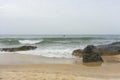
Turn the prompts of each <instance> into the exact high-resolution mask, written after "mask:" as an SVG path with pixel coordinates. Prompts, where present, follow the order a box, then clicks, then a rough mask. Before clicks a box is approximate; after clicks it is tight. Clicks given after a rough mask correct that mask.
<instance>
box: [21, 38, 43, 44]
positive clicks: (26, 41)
mask: <svg viewBox="0 0 120 80" xmlns="http://www.w3.org/2000/svg"><path fill="white" fill-rule="evenodd" d="M42 41H43V39H41V40H19V43H21V44H37V43H40V42H42Z"/></svg>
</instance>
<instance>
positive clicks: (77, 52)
mask: <svg viewBox="0 0 120 80" xmlns="http://www.w3.org/2000/svg"><path fill="white" fill-rule="evenodd" d="M72 55H73V56H78V57H82V50H81V49H77V50H74V51H73V52H72Z"/></svg>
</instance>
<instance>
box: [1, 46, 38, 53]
mask: <svg viewBox="0 0 120 80" xmlns="http://www.w3.org/2000/svg"><path fill="white" fill-rule="evenodd" d="M36 48H37V47H36V46H21V47H16V48H1V49H0V50H1V51H8V52H15V51H26V50H33V49H36Z"/></svg>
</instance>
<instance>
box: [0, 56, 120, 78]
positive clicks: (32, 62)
mask: <svg viewBox="0 0 120 80" xmlns="http://www.w3.org/2000/svg"><path fill="white" fill-rule="evenodd" d="M117 57H118V58H119V56H117ZM105 58H106V57H104V59H105ZM113 60H114V59H113ZM71 61H73V62H72V63H70V62H71ZM1 62H2V63H1ZM79 62H80V61H78V62H76V60H74V59H64V58H62V59H59V58H46V57H42V56H34V55H23V54H2V55H0V63H1V64H0V80H18V79H20V80H26V79H27V80H119V79H120V70H119V66H120V63H107V64H106V63H104V64H103V65H102V66H99V67H88V66H85V65H83V64H82V63H81V62H80V63H79ZM3 63H4V64H3ZM8 63H9V64H8ZM115 73H116V74H115Z"/></svg>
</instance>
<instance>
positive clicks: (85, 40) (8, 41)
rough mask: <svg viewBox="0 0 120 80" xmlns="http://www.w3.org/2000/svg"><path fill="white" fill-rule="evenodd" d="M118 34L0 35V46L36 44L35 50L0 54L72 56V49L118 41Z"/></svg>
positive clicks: (119, 37)
mask: <svg viewBox="0 0 120 80" xmlns="http://www.w3.org/2000/svg"><path fill="white" fill-rule="evenodd" d="M119 41H120V35H0V48H9V47H19V46H24V45H32V46H37V49H35V50H29V51H16V52H4V51H0V54H11V53H14V54H28V55H41V56H44V57H56V58H73V56H72V51H73V50H75V49H84V48H85V47H86V46H87V45H95V46H97V45H103V44H110V43H112V42H119Z"/></svg>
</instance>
